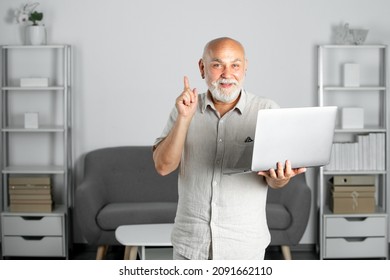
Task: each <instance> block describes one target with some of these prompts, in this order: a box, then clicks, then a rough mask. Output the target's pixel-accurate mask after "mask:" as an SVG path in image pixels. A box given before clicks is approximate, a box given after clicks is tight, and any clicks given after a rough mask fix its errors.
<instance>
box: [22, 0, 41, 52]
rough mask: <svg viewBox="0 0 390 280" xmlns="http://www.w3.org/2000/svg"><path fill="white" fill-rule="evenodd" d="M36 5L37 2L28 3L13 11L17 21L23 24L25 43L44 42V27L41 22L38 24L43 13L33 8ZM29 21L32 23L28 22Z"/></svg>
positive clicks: (36, 43)
mask: <svg viewBox="0 0 390 280" xmlns="http://www.w3.org/2000/svg"><path fill="white" fill-rule="evenodd" d="M38 5H39V3H38V2H35V3H28V4H25V5H23V7H22V8H21V9H19V10H16V11H15V16H16V20H17V22H18V23H20V24H22V25H25V40H26V44H27V45H45V44H46V27H45V26H44V25H43V24H39V23H40V22H41V21H42V19H43V13H42V12H37V11H36V10H35V9H36V7H37V6H38ZM30 22H31V23H32V25H30V24H29V23H30Z"/></svg>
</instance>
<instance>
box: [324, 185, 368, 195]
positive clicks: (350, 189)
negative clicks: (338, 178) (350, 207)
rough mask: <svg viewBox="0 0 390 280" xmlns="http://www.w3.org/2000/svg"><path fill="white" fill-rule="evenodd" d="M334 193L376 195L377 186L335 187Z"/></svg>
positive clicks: (333, 188)
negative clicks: (366, 193)
mask: <svg viewBox="0 0 390 280" xmlns="http://www.w3.org/2000/svg"><path fill="white" fill-rule="evenodd" d="M332 191H333V193H339V192H358V193H360V192H372V193H375V186H374V185H372V186H368V185H365V186H356V185H348V186H345V185H344V186H338V185H336V186H333V187H332Z"/></svg>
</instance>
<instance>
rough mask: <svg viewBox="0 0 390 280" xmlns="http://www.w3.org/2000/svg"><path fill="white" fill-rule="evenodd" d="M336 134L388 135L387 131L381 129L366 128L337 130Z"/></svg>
mask: <svg viewBox="0 0 390 280" xmlns="http://www.w3.org/2000/svg"><path fill="white" fill-rule="evenodd" d="M334 132H335V133H386V132H387V130H386V129H385V128H381V127H374V126H373V127H366V128H348V129H346V128H336V129H335V130H334Z"/></svg>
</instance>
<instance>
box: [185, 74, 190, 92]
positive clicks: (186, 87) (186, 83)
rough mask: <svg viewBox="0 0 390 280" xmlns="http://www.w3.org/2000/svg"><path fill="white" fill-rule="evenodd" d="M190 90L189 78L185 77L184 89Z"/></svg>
mask: <svg viewBox="0 0 390 280" xmlns="http://www.w3.org/2000/svg"><path fill="white" fill-rule="evenodd" d="M189 88H190V82H189V81H188V77H187V76H184V89H189Z"/></svg>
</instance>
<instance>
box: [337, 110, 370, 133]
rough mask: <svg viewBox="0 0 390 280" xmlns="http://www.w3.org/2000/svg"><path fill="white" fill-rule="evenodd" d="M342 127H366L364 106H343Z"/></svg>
mask: <svg viewBox="0 0 390 280" xmlns="http://www.w3.org/2000/svg"><path fill="white" fill-rule="evenodd" d="M341 127H342V128H343V129H350V128H351V129H353V128H364V108H358V107H348V108H342V109H341Z"/></svg>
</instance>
